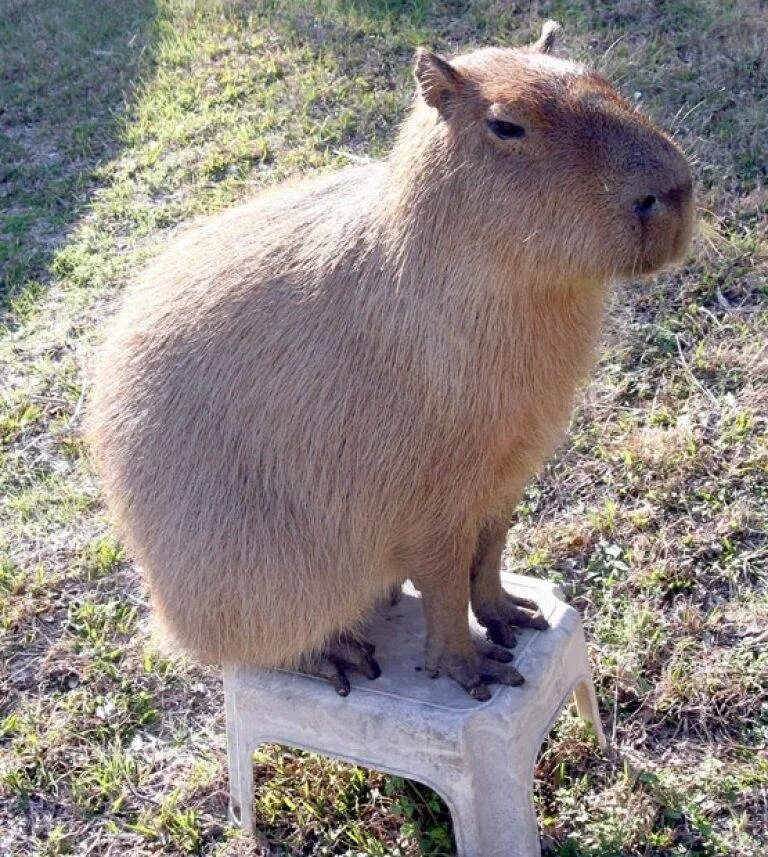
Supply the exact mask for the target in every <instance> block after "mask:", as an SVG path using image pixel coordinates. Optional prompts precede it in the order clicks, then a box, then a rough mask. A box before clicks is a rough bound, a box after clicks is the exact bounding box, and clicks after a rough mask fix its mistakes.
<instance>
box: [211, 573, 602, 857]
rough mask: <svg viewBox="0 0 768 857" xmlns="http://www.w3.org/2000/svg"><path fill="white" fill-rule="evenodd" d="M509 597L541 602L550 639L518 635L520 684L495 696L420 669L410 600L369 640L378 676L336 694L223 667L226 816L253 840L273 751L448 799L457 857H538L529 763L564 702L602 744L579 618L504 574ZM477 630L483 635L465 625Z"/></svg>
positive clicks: (391, 609)
mask: <svg viewBox="0 0 768 857" xmlns="http://www.w3.org/2000/svg"><path fill="white" fill-rule="evenodd" d="M502 580H503V582H504V587H505V589H507V591H509V592H512V593H514V594H516V595H520V596H523V597H524V598H529V599H531V600H533V601H535V602H537V603H538V604H539V605H540V607H541V610H542V612H543V614H544V616H546V618H547V620H548V621H549V624H550V628H549V630H547V631H530V630H525V631H522V632H521V633H520V635H519V637H518V643H517V646H516V648H515V649H514V653H515V660H514V664H515V666H516V667H517V668H518V669H519V670H520V672H521V673H522V674H523V675H524V676H525V684H523V685H522V686H521V687H505V686H501V685H493V686H492V692H493V695H492V697H491V699H489V700H487V701H486V702H477V701H475V700H473V699H472V698H471V697H470V696H469V695H468V694H467V693H466V692H465V691H464V690H463V689H462V688H461V687H459V685H457V684H456V683H455V682H453V681H452V680H450V679H448V678H443V677H440V678H437V679H430V678H428V677H427V675H426V673H425V672H424V671H423V669H422V667H423V659H424V638H425V632H426V631H425V623H424V617H423V613H422V609H421V604H420V603H419V602H420V598H419V595H418V593H417V592H416V591H415V590H414V589H413V587H412V586H411V585H410V584H409V583H407V584H406V585H405V587H404V588H403V597H402V599H401V600H400V602H399V603H398V604H396V605H393V606H389V605H387V606H382V607H381V608H380V609H379V611H378V612H377V615H376V616H375V618H374V619H373V620H372V622H371V624H370V626H369V628H368V629H366V636H367V637H368V639H369V640H370V641H371V642H373V643H375V644H376V655H375V657H376V659H377V660H378V662H379V664H380V666H381V669H382V674H381V676H380V677H379V678H378V679H376V680H374V681H369V680H368V679H366V678H365V677H363V676H361V675H359V674H357V673H354V672H353V673H350V674H349V678H350V684H351V685H352V690H351V693H350V694H349V696H348V697H346V698H344V697H340V696H339V695H338V694H337V693H336V692H335V690H334V689H333V687H332V686H331V685H330V683H328V682H327V681H325V680H324V679H319V678H314V677H312V676H307V675H303V674H301V673H296V672H291V671H288V670H257V669H253V668H249V667H247V666H243V665H229V666H226V667H225V669H224V694H225V700H226V709H227V741H228V752H229V767H230V817H231V818H232V820H233V821H235V822H236V823H238V824H240V825H242V827H243V828H245V829H246V830H249V831H252V830H253V753H254V750H255V749H256V748H257V747H258V746H259V745H261V744H265V743H275V744H282V745H286V746H289V747H298V748H301V749H303V750H311V751H312V752H315V753H320V754H322V755H324V756H330V757H332V758H335V759H340V760H342V761H345V762H351V763H353V764H356V765H362V766H365V767H367V768H375V769H377V770H380V771H385V772H386V773H390V774H395V775H397V776H401V777H406V778H408V779H413V780H418V781H419V782H421V783H424V784H425V785H427V786H429V787H430V788H432V789H434V790H435V791H436V792H437V793H438V794H439V795H441V797H442V798H443V799H444V800H445V802H446V804H447V805H448V808H449V809H450V812H451V816H452V818H453V826H454V834H455V837H456V847H457V852H458V854H459V855H460V856H461V857H532V855H538V854H540V845H539V835H538V828H537V824H536V814H535V811H534V806H533V766H534V762H535V759H536V755H537V753H538V751H539V748H540V746H541V743H542V741H543V740H544V739H545V738H546V736H547V734H548V732H549V730H550V728H551V726H552V723H553V722H554V721H555V719H556V718H557V716H558V714H559V713H560V711H561V709H562V707H563V706H564V704H565V703H566V701H567V699H568V697H569V695H570V694H571V693H574V694H575V697H576V706H577V710H578V712H579V715H580V716H581V717H582V718H584V719H585V720H587V721H589V722H590V723H591V724H592V726H593V728H594V730H595V733H596V735H597V739H598V742H599V744H600V746H601V747H605V736H604V734H603V729H602V726H601V724H600V718H599V714H598V710H597V701H596V699H595V691H594V687H593V684H592V678H591V673H590V668H589V662H588V660H587V653H586V648H585V644H584V633H583V630H582V625H581V619H580V617H579V614H578V613H577V612H576V610H574V609H573V608H572V607H569V606H568V605H567V604H566V603H565V602H564V601H563V600H562V595H561V592H560V590H559V589H558V588H557V587H556V586H554V585H552V584H550V583H547V582H545V581H541V580H535V579H532V578H528V577H520V576H518V575H509V574H503V575H502ZM470 623H471V625H472V629H473V633H475V634H477V635H478V636H484V631H483V629H482V628H481V627H480V626H479V625H478V624H477V622H476V621H475V619H474V616H472V615H471V614H470Z"/></svg>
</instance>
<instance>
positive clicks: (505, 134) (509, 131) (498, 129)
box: [488, 119, 525, 140]
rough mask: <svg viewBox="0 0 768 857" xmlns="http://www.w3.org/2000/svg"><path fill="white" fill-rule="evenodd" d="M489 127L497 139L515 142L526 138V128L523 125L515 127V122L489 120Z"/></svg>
mask: <svg viewBox="0 0 768 857" xmlns="http://www.w3.org/2000/svg"><path fill="white" fill-rule="evenodd" d="M488 127H489V128H490V129H491V131H493V133H494V134H495V135H496V136H497V137H501V139H502V140H514V139H515V138H516V137H524V136H525V128H523V126H522V125H515V123H514V122H504V121H502V120H501V119H489V120H488Z"/></svg>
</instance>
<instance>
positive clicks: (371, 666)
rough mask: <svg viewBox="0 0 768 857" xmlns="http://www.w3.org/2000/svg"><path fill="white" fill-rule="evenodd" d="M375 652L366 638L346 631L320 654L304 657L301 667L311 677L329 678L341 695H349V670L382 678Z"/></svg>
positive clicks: (299, 665)
mask: <svg viewBox="0 0 768 857" xmlns="http://www.w3.org/2000/svg"><path fill="white" fill-rule="evenodd" d="M374 651H375V646H374V645H373V644H372V643H369V642H368V641H367V640H366V639H364V638H363V637H361V636H359V635H357V634H352V633H349V632H344V633H341V634H339V635H338V636H336V637H334V638H333V639H331V640H329V641H328V642H327V643H326V644H325V646H323V648H322V649H321V650H320V651H319V652H316V653H314V654H311V655H305V656H304V657H303V658H302V659H301V661H300V662H299V664H298V668H299V669H300V670H301V671H302V672H306V673H309V674H310V675H316V676H320V677H322V678H327V679H328V681H330V683H331V684H332V685H333V687H334V689H335V691H336V693H338V694H339V696H347V694H348V693H349V679H348V678H347V671H348V670H350V669H356V670H359V671H360V672H361V673H362V674H363V675H364V676H365V677H366V678H368V679H375V678H378V677H379V676H380V675H381V668H380V667H379V665H378V663H377V662H376V660H375V658H374V657H373V653H374Z"/></svg>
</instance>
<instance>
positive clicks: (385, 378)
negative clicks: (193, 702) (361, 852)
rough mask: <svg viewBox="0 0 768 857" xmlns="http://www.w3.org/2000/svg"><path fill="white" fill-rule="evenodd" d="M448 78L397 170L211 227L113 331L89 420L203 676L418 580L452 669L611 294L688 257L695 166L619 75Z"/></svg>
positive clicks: (531, 54) (519, 57) (276, 199)
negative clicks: (639, 204)
mask: <svg viewBox="0 0 768 857" xmlns="http://www.w3.org/2000/svg"><path fill="white" fill-rule="evenodd" d="M542 44H543V45H544V46H545V47H546V50H547V51H548V50H549V47H551V39H549V38H548V39H546V40H545V41H544V43H542ZM441 63H445V61H440V60H439V59H437V58H435V57H434V55H431V54H428V53H427V52H420V54H419V55H418V59H417V69H416V72H417V77H418V78H419V80H420V87H421V94H420V95H419V97H417V99H416V102H415V104H414V107H413V110H412V112H411V114H410V116H409V118H408V119H407V121H406V122H405V124H404V126H403V128H402V130H401V132H400V135H399V137H398V140H397V143H396V145H395V148H394V151H393V152H392V154H391V155H390V157H389V158H387V159H386V160H385V161H383V162H378V163H372V164H370V165H366V166H356V167H353V168H351V169H347V170H344V171H341V172H339V173H336V174H334V175H330V176H325V177H323V178H320V179H316V180H313V181H306V182H302V183H300V184H298V185H295V186H293V187H282V188H279V189H277V190H276V191H274V192H271V193H264V194H262V195H260V196H258V197H257V198H255V199H253V200H251V201H250V202H247V203H245V204H244V205H240V206H238V207H236V208H234V209H232V210H229V211H227V212H226V213H224V214H222V215H220V216H218V217H216V218H214V219H212V220H211V221H210V222H208V223H207V224H206V225H204V226H202V227H200V228H197V229H195V230H194V231H192V232H191V233H189V234H187V235H186V236H185V237H183V238H181V239H180V240H178V241H176V242H174V243H173V244H172V246H170V247H169V248H168V250H167V251H166V252H165V253H164V254H163V255H162V256H161V257H160V258H159V259H158V260H157V261H155V262H154V263H153V264H152V265H151V266H150V267H149V268H148V269H147V270H146V271H145V272H144V273H143V275H142V276H141V279H140V282H138V283H137V284H136V286H135V288H133V289H132V290H131V292H130V293H129V294H128V296H127V298H126V301H125V305H124V308H123V309H122V311H121V312H120V313H119V315H118V316H117V318H116V320H115V321H114V322H113V324H112V326H111V328H110V331H109V336H108V339H107V342H106V345H105V346H104V348H103V351H102V353H101V355H100V358H99V361H98V369H97V373H96V379H95V386H94V391H93V397H92V400H91V404H90V436H91V439H92V443H93V447H94V449H95V451H96V454H97V459H98V462H99V466H100V469H101V472H102V474H103V478H104V484H105V487H106V490H107V496H108V501H109V505H110V507H111V509H112V511H113V513H114V515H115V518H116V520H117V523H118V525H119V528H120V530H121V532H122V534H123V535H124V537H125V539H126V540H127V542H128V543H129V546H130V548H131V550H132V551H133V553H134V555H135V556H136V558H137V560H138V561H139V563H140V564H141V566H142V568H143V569H144V572H145V574H146V576H147V578H148V580H149V583H150V587H151V594H152V601H153V604H154V607H155V609H156V611H157V613H158V614H159V615H160V617H161V618H162V620H163V622H164V623H165V624H166V625H167V627H168V628H169V629H170V631H171V633H172V635H173V636H174V637H175V638H176V640H178V642H179V643H181V644H182V645H183V646H185V647H187V648H188V649H190V650H191V651H192V652H194V653H195V654H196V655H197V656H198V657H200V658H202V659H204V660H207V661H225V662H226V661H245V662H250V663H253V664H259V665H264V666H272V665H286V664H291V663H295V662H296V660H297V658H298V657H299V656H301V655H302V654H303V653H306V652H308V651H310V650H313V649H317V648H318V647H321V646H322V645H323V643H324V641H326V640H327V639H328V638H329V636H330V635H332V634H335V633H338V632H339V631H340V630H341V629H346V628H350V627H353V626H354V625H355V624H356V623H358V622H359V621H360V620H361V619H362V618H363V617H364V616H365V614H366V613H367V611H368V610H369V609H370V608H371V606H372V605H373V604H374V602H375V601H376V599H377V598H378V597H379V596H380V595H382V593H383V592H385V591H386V590H387V589H388V588H389V586H390V585H391V584H392V583H394V582H397V581H399V580H401V579H402V578H403V577H406V576H410V577H411V578H412V579H414V581H415V583H416V585H417V586H418V587H419V588H421V589H422V591H423V593H424V598H425V609H426V611H427V619H428V622H429V633H430V643H429V651H428V661H429V660H430V659H431V660H432V661H433V662H434V663H436V664H442V665H443V666H444V667H445V669H446V671H447V672H449V673H451V674H454V670H453V668H452V667H451V665H450V664H451V663H452V661H451V658H450V657H447V655H451V654H456V653H459V654H461V653H465V654H466V652H467V646H468V634H467V631H466V628H465V625H466V622H465V621H463V620H462V612H461V611H462V610H463V611H464V614H463V615H464V617H465V616H466V606H467V602H468V600H469V598H470V580H469V578H470V575H469V569H470V564H471V562H472V558H473V555H475V549H476V546H477V545H478V538H479V537H480V544H481V545H482V544H483V539H485V540H486V541H489V542H493V544H494V545H495V546H496V547H494V550H497V549H498V551H499V552H500V548H498V543H499V536H498V533H499V532H501V533H503V525H502V523H501V522H504V521H505V520H506V518H507V516H508V514H509V511H510V508H511V507H512V505H513V504H514V503H515V501H516V499H517V497H518V495H519V492H520V490H521V489H522V486H523V485H524V484H525V482H526V480H527V479H528V478H529V477H530V476H531V474H532V473H533V472H534V471H535V470H536V468H537V467H538V466H539V465H540V463H541V461H542V459H543V458H544V457H545V456H546V455H547V454H549V453H550V452H551V451H552V449H553V447H554V446H555V445H556V444H557V443H558V441H559V439H560V438H561V436H562V434H563V432H564V429H565V427H566V425H567V422H568V420H569V416H570V413H571V402H572V398H573V394H574V390H575V389H576V387H577V385H578V384H579V382H580V381H581V380H582V379H583V378H584V376H585V374H586V373H587V371H588V369H589V367H590V365H591V362H592V359H593V352H594V349H595V344H596V342H597V340H598V336H599V333H600V328H601V322H602V318H603V312H604V305H605V298H606V292H607V287H608V285H609V283H610V282H611V281H613V280H615V279H617V278H621V277H626V276H632V275H635V274H638V273H644V272H648V271H651V270H655V269H657V268H658V267H659V266H661V265H663V264H666V263H668V262H670V261H673V260H674V259H677V258H679V257H680V254H681V253H682V252H684V250H685V248H686V246H687V243H688V237H689V234H690V223H691V208H692V201H691V193H690V174H689V171H688V167H687V164H686V162H685V160H684V159H683V157H682V156H681V154H680V152H679V151H678V149H677V148H676V147H675V145H674V144H673V143H672V142H671V141H670V140H669V139H668V138H667V137H666V136H665V135H664V134H663V133H662V132H660V131H659V130H657V129H656V128H654V127H653V126H652V125H651V123H650V122H649V121H648V120H647V119H645V118H644V117H643V116H641V115H640V114H639V113H637V112H636V111H635V110H634V109H633V108H632V107H630V106H629V105H627V103H626V102H625V101H624V100H623V99H622V98H621V97H620V96H618V95H617V94H616V93H615V91H614V90H613V88H612V87H611V86H610V84H608V83H607V82H606V81H605V80H604V79H602V78H600V77H599V76H597V75H596V74H594V73H591V72H588V71H585V70H583V69H581V68H580V67H577V66H575V65H573V64H571V63H568V62H566V61H564V60H560V59H556V58H553V57H550V56H547V55H546V52H542V51H538V50H531V49H521V50H510V49H497V48H490V49H486V50H481V51H477V52H475V53H471V54H468V55H466V56H464V57H460V58H458V59H456V60H453V61H452V62H451V64H450V66H449V70H448V71H446V69H445V67H444V65H441ZM489 116H490V117H496V118H503V119H504V120H505V121H510V122H516V123H520V124H522V125H524V126H525V128H526V132H527V133H526V135H525V137H524V138H523V139H519V140H518V139H515V140H499V139H498V138H494V136H493V134H492V133H491V132H490V131H489V129H488V127H487V124H486V120H487V118H488V117H489ZM647 194H656V195H657V196H658V197H659V199H660V200H663V201H664V205H663V209H662V210H661V211H660V213H659V214H658V215H657V216H656V217H655V218H652V219H650V220H649V221H648V222H645V221H642V220H641V219H640V218H639V217H638V216H637V214H636V213H635V211H634V210H633V203H634V201H635V200H637V199H642V198H643V197H644V196H646V195H647ZM488 533H492V534H495V535H494V538H490V536H488ZM482 534H485V535H484V536H483V535H482ZM484 564H485V565H489V566H490V567H492V568H491V571H490V572H488V573H487V574H486V573H483V575H480V576H481V577H482V580H481V582H480V583H477V584H475V583H473V584H472V586H473V590H472V599H473V603H474V605H475V607H476V609H478V611H479V612H480V613H483V611H485V613H487V614H488V615H489V617H490V618H492V614H493V612H494V609H495V608H494V599H498V597H499V596H498V591H499V587H498V582H497V578H498V560H497V559H496V560H494V561H492V562H490V563H484V562H478V559H477V556H475V563H474V566H473V567H479V566H483V565H484ZM494 576H495V578H496V582H494ZM457 617H458V618H457ZM490 618H489V621H490Z"/></svg>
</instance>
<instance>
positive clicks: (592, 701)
mask: <svg viewBox="0 0 768 857" xmlns="http://www.w3.org/2000/svg"><path fill="white" fill-rule="evenodd" d="M587 669H589V666H588V665H587ZM587 675H589V673H587ZM573 696H574V699H575V700H576V711H577V712H578V715H579V717H581V719H582V720H586V721H587V723H591V724H592V728H593V729H594V730H595V735H596V736H597V743H598V746H599V747H600V749H601V750H605V748H606V746H607V744H608V742H607V741H606V738H605V732H603V724H602V723H601V721H600V711H599V710H598V707H597V696H596V695H595V686H594V685H593V684H592V679H591V677H590V678H586V679H583V680H582V681H580V682H578V684H577V685H576V687H574V689H573Z"/></svg>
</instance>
